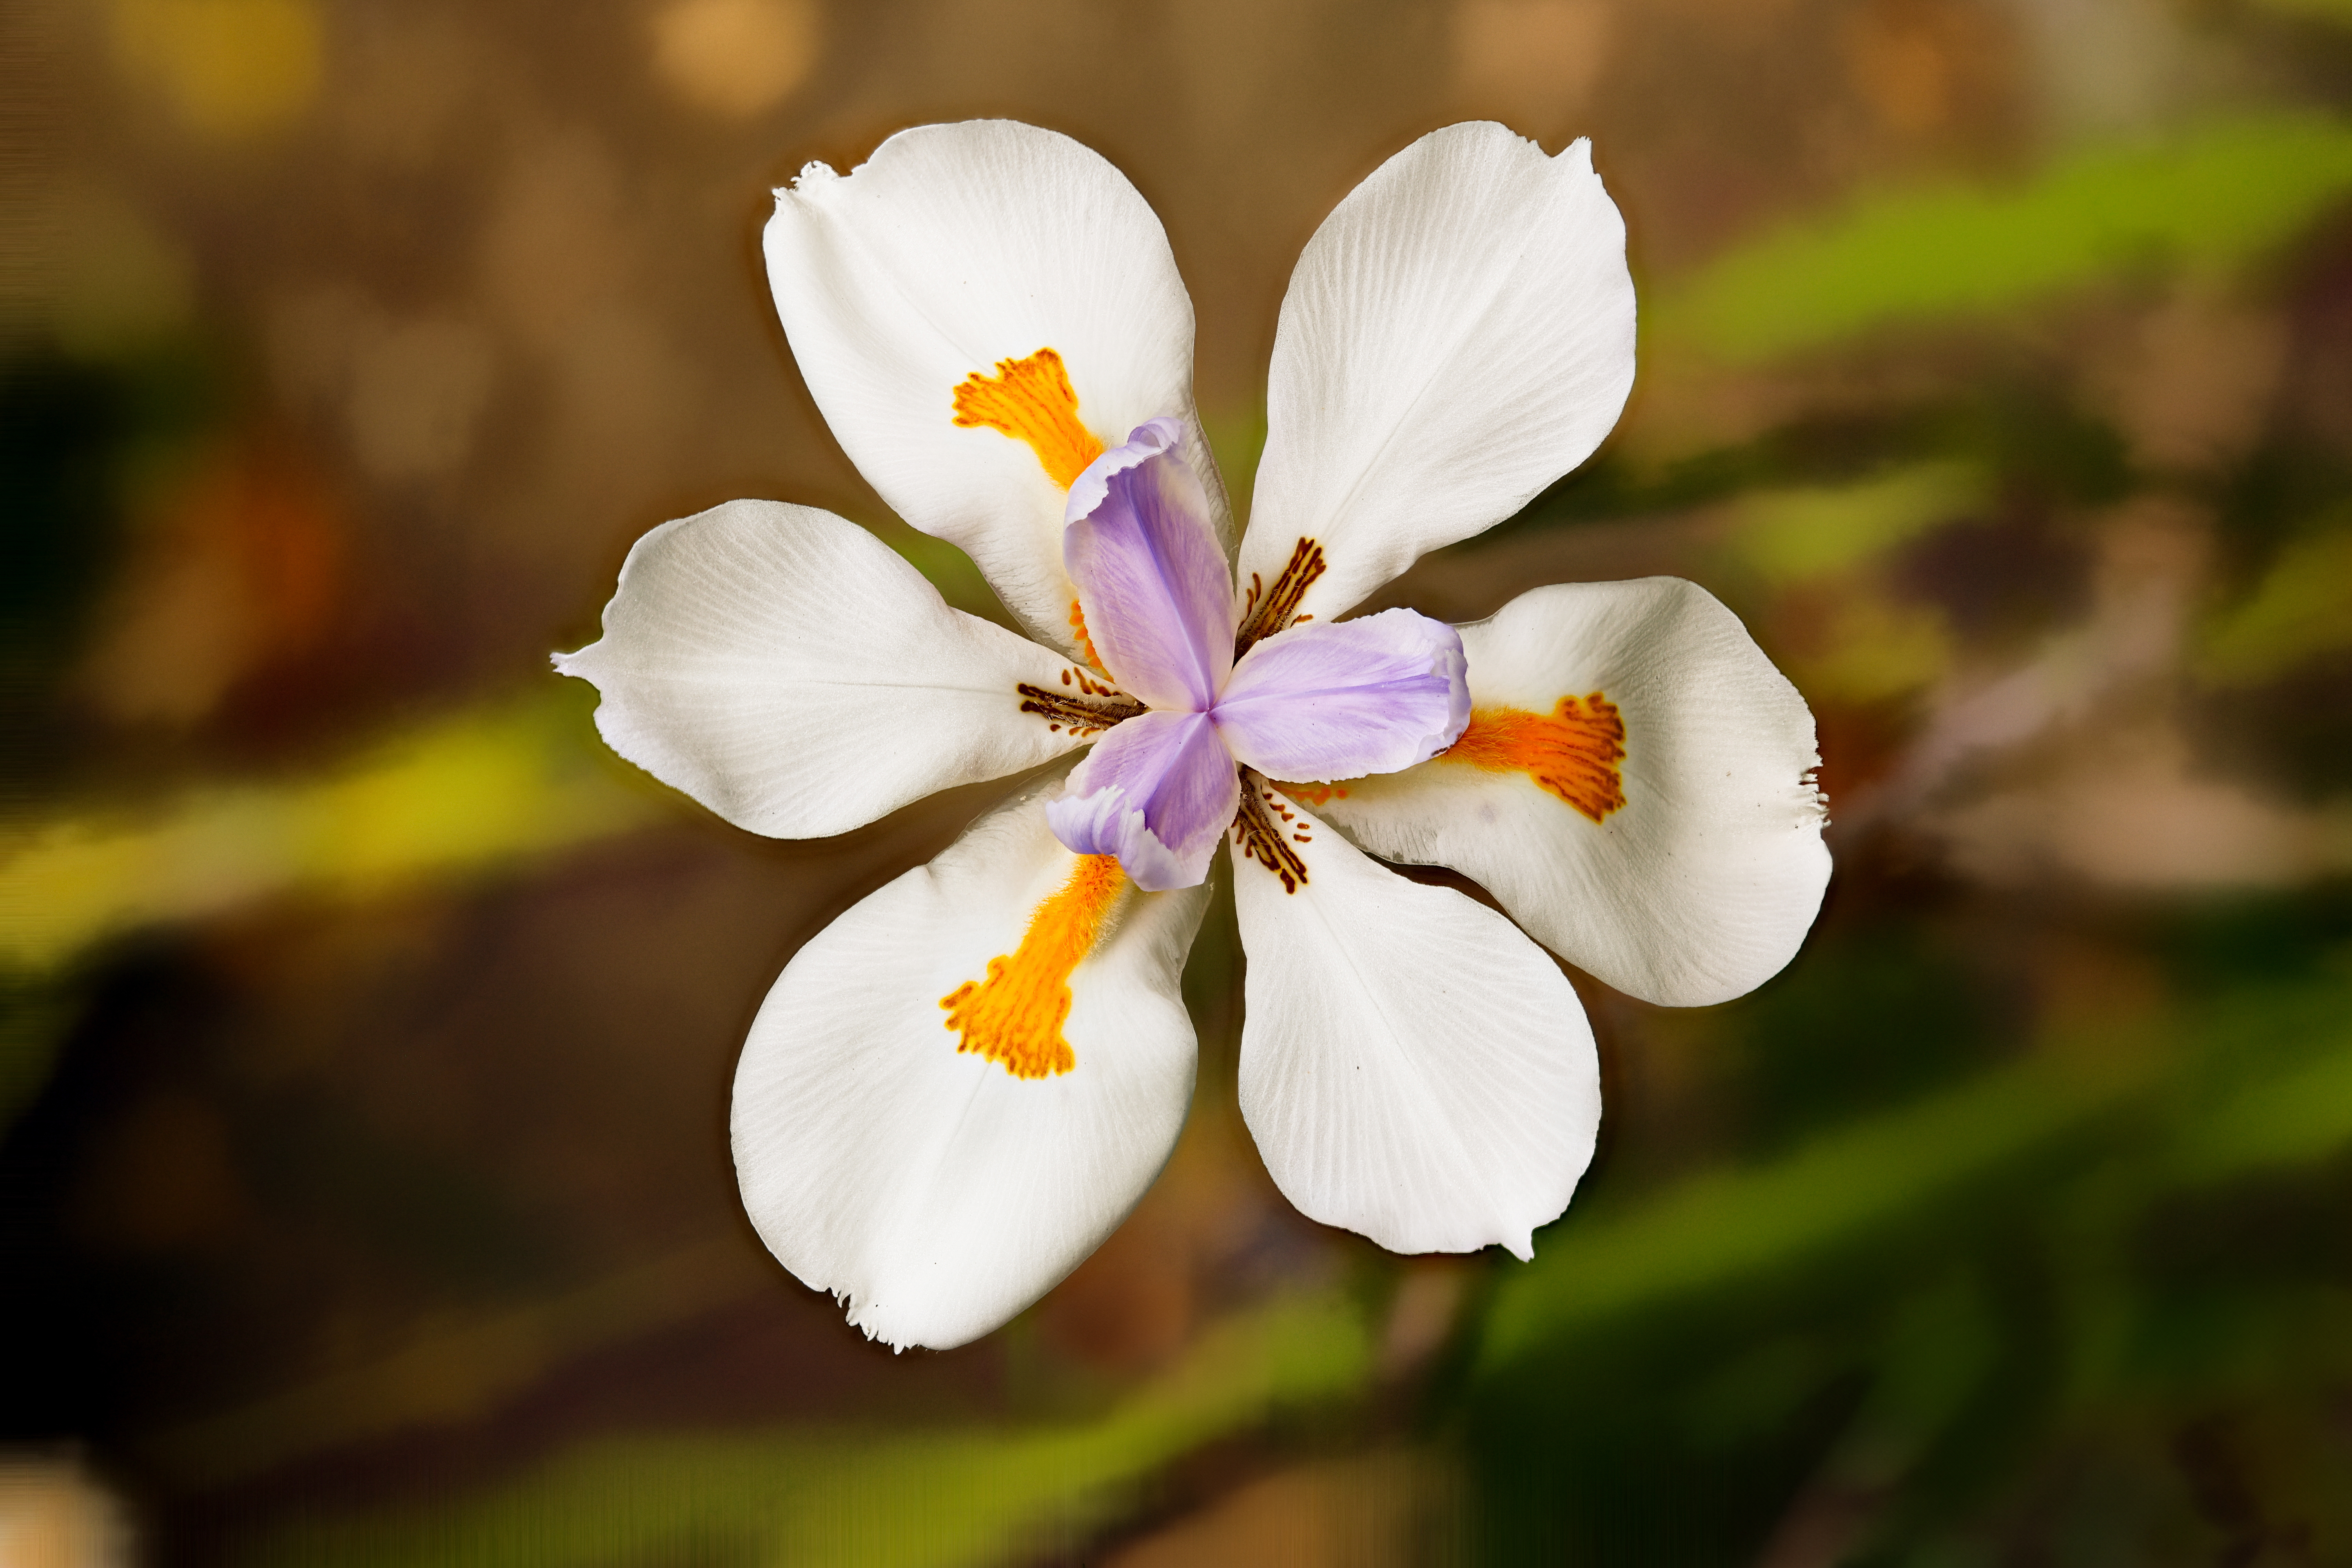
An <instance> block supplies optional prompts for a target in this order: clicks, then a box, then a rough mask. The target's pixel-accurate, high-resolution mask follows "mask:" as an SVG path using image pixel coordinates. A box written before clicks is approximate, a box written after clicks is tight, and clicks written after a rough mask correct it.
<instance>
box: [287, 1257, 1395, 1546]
mask: <svg viewBox="0 0 2352 1568" xmlns="http://www.w3.org/2000/svg"><path fill="white" fill-rule="evenodd" d="M1372 1366H1373V1359H1372V1354H1371V1342H1370V1337H1369V1335H1368V1333H1367V1331H1366V1328H1365V1324H1364V1322H1363V1320H1362V1318H1361V1316H1360V1313H1359V1312H1358V1311H1357V1310H1356V1309H1355V1308H1354V1307H1353V1306H1352V1305H1351V1304H1350V1303H1349V1302H1348V1301H1347V1300H1344V1299H1342V1298H1301V1299H1296V1300H1283V1301H1278V1302H1276V1303H1274V1304H1272V1305H1270V1306H1268V1307H1265V1308H1262V1309H1259V1310H1255V1311H1254V1312H1252V1313H1250V1314H1248V1315H1246V1316H1243V1317H1240V1318H1236V1319H1234V1320H1233V1321H1228V1322H1226V1323H1225V1324H1223V1326H1222V1327H1221V1328H1219V1329H1217V1330H1216V1331H1213V1332H1212V1333H1210V1334H1209V1335H1207V1336H1206V1337H1204V1338H1203V1340H1202V1342H1200V1343H1199V1344H1197V1345H1196V1346H1194V1347H1193V1348H1192V1351H1191V1352H1188V1354H1187V1355H1186V1357H1185V1359H1184V1360H1183V1362H1182V1363H1181V1364H1179V1365H1178V1366H1176V1367H1174V1368H1172V1369H1171V1370H1170V1371H1169V1372H1167V1373H1162V1374H1161V1375H1160V1376H1159V1377H1157V1378H1155V1379H1154V1380H1153V1381H1152V1382H1151V1383H1150V1384H1148V1385H1147V1386H1145V1387H1143V1388H1142V1389H1139V1390H1138V1391H1137V1392H1136V1393H1134V1394H1131V1395H1130V1396H1129V1398H1127V1399H1126V1400H1125V1401H1123V1402H1122V1403H1121V1404H1120V1405H1118V1407H1117V1408H1115V1409H1113V1410H1111V1411H1109V1412H1108V1413H1107V1414H1105V1415H1102V1416H1100V1417H1098V1418H1096V1419H1093V1420H1087V1421H1081V1422H1077V1423H1074V1424H1070V1425H1066V1426H1047V1427H1041V1428H1037V1429H1033V1430H1020V1429H1015V1430H1011V1431H1005V1430H998V1429H992V1428H986V1429H977V1430H961V1431H960V1430H954V1429H943V1430H933V1431H915V1432H910V1433H909V1432H901V1433H895V1434H894V1433H888V1432H884V1431H860V1430H856V1429H842V1430H835V1431H811V1430H804V1429H803V1430H795V1431H790V1432H786V1433H781V1434H778V1433H756V1434H747V1435H741V1436H719V1435H700V1436H676V1437H658V1436H635V1437H621V1438H611V1439H605V1440H602V1441H597V1442H593V1443H589V1444H585V1445H583V1446H582V1447H578V1448H575V1449H572V1450H570V1451H568V1452H566V1453H563V1454H561V1455H559V1456H557V1457H555V1458H552V1459H551V1460H549V1461H548V1462H547V1463H545V1464H544V1465H541V1467H539V1468H536V1469H535V1470H533V1471H530V1472H529V1473H526V1474H525V1475H523V1476H522V1477H520V1478H519V1479H517V1480H515V1481H513V1482H512V1483H510V1484H509V1485H507V1486H504V1487H501V1488H499V1489H494V1490H491V1491H489V1492H488V1493H487V1494H486V1495H484V1496H482V1497H480V1498H478V1499H475V1500H469V1501H467V1502H465V1503H462V1504H460V1505H458V1506H457V1507H455V1508H453V1509H450V1510H428V1511H420V1510H413V1509H403V1510H397V1511H396V1512H394V1513H392V1514H389V1515H387V1516H384V1517H382V1518H376V1519H356V1520H346V1521H332V1522H321V1523H318V1524H313V1525H310V1526H306V1527H298V1528H296V1529H294V1530H292V1531H289V1532H287V1533H286V1534H285V1535H283V1536H281V1537H279V1538H278V1539H276V1540H274V1541H271V1542H266V1543H264V1544H262V1545H261V1546H260V1547H258V1548H257V1550H256V1551H255V1552H253V1553H252V1554H251V1555H249V1556H248V1557H247V1558H245V1559H243V1561H245V1562H247V1563H251V1564H253V1565H254V1568H278V1565H281V1564H282V1565H285V1568H293V1565H295V1564H310V1563H336V1564H338V1565H339V1568H412V1565H413V1568H441V1565H443V1564H458V1563H499V1564H511V1565H513V1568H538V1565H542V1564H544V1565H549V1568H552V1565H555V1564H563V1565H565V1568H571V1565H574V1564H576V1565H579V1568H590V1565H592V1564H608V1563H612V1564H618V1563H649V1562H682V1561H695V1562H704V1563H747V1564H749V1563H833V1564H841V1565H844V1568H847V1565H849V1564H858V1565H861V1568H959V1565H964V1564H982V1563H994V1562H999V1561H1002V1560H1003V1558H1004V1557H1006V1556H1007V1555H1008V1554H1024V1553H1027V1552H1039V1551H1044V1550H1047V1549H1050V1548H1052V1547H1053V1546H1054V1545H1055V1542H1071V1541H1076V1540H1083V1539H1084V1538H1085V1537H1086V1535H1087V1532H1088V1531H1090V1530H1091V1529H1093V1528H1095V1527H1097V1526H1099V1524H1100V1523H1101V1522H1102V1521H1104V1520H1106V1519H1108V1518H1110V1517H1115V1516H1116V1515H1117V1514H1118V1512H1119V1511H1121V1510H1124V1509H1127V1508H1130V1507H1132V1506H1133V1505H1134V1502H1135V1500H1136V1498H1137V1495H1138V1490H1139V1486H1140V1483H1142V1482H1143V1481H1144V1480H1145V1479H1146V1478H1148V1477H1149V1476H1150V1473H1151V1472H1152V1471H1153V1470H1154V1469H1155V1468H1158V1467H1160V1466H1162V1465H1165V1464H1167V1463H1169V1462H1170V1461H1171V1460H1174V1459H1177V1458H1181V1457H1182V1456H1183V1455H1185V1454H1186V1453H1188V1452H1190V1451H1192V1450H1193V1449H1195V1448H1197V1447H1200V1446H1201V1445H1202V1444H1203V1443H1206V1442H1210V1441H1212V1440H1214V1439H1218V1438H1223V1437H1227V1436H1233V1435H1234V1434H1236V1433H1239V1432H1246V1431H1251V1430H1255V1429H1256V1428H1258V1427H1259V1426H1263V1425H1264V1424H1265V1423H1266V1422H1267V1421H1269V1420H1279V1419H1281V1418H1282V1417H1283V1416H1284V1415H1286V1413H1292V1412H1296V1411H1297V1409H1298V1408H1299V1407H1300V1406H1302V1405H1318V1404H1322V1403H1326V1402H1328V1401H1331V1400H1334V1399H1338V1400H1342V1401H1347V1400H1352V1399H1354V1398H1356V1397H1357V1396H1358V1391H1359V1390H1360V1388H1361V1387H1362V1385H1363V1384H1364V1382H1365V1380H1366V1376H1367V1374H1368V1373H1370V1370H1371V1369H1372Z"/></svg>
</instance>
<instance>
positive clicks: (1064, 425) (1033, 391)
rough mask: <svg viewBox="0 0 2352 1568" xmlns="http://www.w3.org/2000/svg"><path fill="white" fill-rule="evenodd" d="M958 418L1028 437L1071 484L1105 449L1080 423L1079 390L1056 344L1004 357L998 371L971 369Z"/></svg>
mask: <svg viewBox="0 0 2352 1568" xmlns="http://www.w3.org/2000/svg"><path fill="white" fill-rule="evenodd" d="M955 422H956V423H957V424H958V425H960V426H963V427H964V428H965V429H968V430H969V429H976V428H979V427H981V426H986V427H987V428H989V429H991V430H1001V431H1003V433H1004V434H1005V435H1007V436H1010V437H1013V439H1014V440H1016V441H1025V442H1027V443H1028V444H1029V449H1030V450H1031V451H1033V452H1034V453H1036V454H1037V460H1038V461H1039V462H1041V463H1043V464H1045V472H1046V474H1047V476H1048V477H1049V478H1051V479H1053V481H1054V482H1055V484H1057V485H1059V486H1061V487H1062V488H1063V489H1069V488H1070V486H1071V485H1073V484H1075V483H1076V481H1077V478H1078V476H1079V475H1080V474H1082V473H1085V472H1086V471H1087V464H1089V463H1091V462H1093V461H1094V460H1095V459H1096V458H1099V457H1101V456H1102V455H1103V444H1102V443H1101V442H1100V441H1098V440H1097V439H1096V438H1095V433H1094V432H1093V431H1091V430H1089V429H1087V427H1086V426H1083V425H1081V424H1079V423H1078V395H1077V393H1076V391H1074V390H1073V389H1072V388H1071V386H1070V374H1069V371H1068V370H1067V369H1066V367H1065V366H1064V365H1063V363H1062V356H1061V355H1060V354H1059V353H1055V351H1054V350H1052V349H1039V350H1038V351H1037V352H1036V353H1034V354H1031V355H1030V356H1029V357H1028V358H1027V359H1001V360H998V361H997V362H996V374H994V375H982V374H981V373H980V372H978V371H973V372H972V373H971V374H970V375H968V376H965V377H964V378H963V380H962V381H961V383H960V384H958V385H957V387H956V389H955Z"/></svg>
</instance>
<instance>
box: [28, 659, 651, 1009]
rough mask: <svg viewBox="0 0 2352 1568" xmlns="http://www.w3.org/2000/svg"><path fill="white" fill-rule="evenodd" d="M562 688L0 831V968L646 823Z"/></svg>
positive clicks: (647, 801) (635, 797)
mask: <svg viewBox="0 0 2352 1568" xmlns="http://www.w3.org/2000/svg"><path fill="white" fill-rule="evenodd" d="M580 709H581V704H580V702H579V701H578V700H575V699H573V698H572V695H571V694H570V693H569V692H566V693H564V694H563V696H562V697H561V698H557V699H549V700H539V701H535V702H524V703H516V704H512V705H509V706H508V707H504V708H501V709H497V710H488V711H482V712H474V713H467V714H463V715H460V716H458V717H457V718H455V719H447V720H443V721H439V722H437V723H435V724H432V725H429V726H427V727H425V728H424V729H422V730H419V731H415V733H412V734H409V735H404V736H402V737H400V738H398V739H395V740H393V741H390V742H384V743H383V744H382V745H380V746H378V747H377V748H375V749H374V750H373V751H372V752H369V753H368V754H366V755H364V756H362V757H361V758H359V759H357V760H355V761H353V762H352V763H348V764H346V765H345V766H343V767H341V768H339V769H337V770H335V771H333V772H331V773H328V774H327V775H326V776H325V777H323V778H320V779H316V780H310V781H303V782H293V783H287V784H226V785H216V786H213V787H209V788H205V789H200V790H197V791H194V792H193V793H191V794H190V795H186V796H184V797H183V798H181V799H180V800H178V801H175V802H173V803H171V804H169V805H165V806H163V807H162V808H161V809H159V810H158V811H156V812H155V813H154V814H153V815H152V816H150V817H148V818H146V819H143V820H142V819H137V818H131V817H128V816H73V817H67V818H64V819H61V820H58V821H54V822H50V823H47V824H46V825H41V826H35V827H32V828H30V829H26V830H23V831H19V832H16V833H14V834H11V835H9V836H7V837H0V963H7V964H12V965H16V966H22V967H26V968H33V969H38V968H45V967H47V966H49V965H52V964H55V963H58V962H60V961H61V960H63V959H65V958H68V957H69V956H70V955H71V954H72V953H73V952H75V951H76V950H77V949H79V948H80V947H81V946H83V945H84V944H86V943H88V942H93V941H96V940H98V939H99V938H100V937H103V936H106V935H109V934H110V933H112V932H114V931H121V930H125V929H128V928H130V927H133V926H137V925H141V924H144V923H147V922H150V921H171V920H188V919H194V918H198V917H202V916H205V915H210V914H214V913H217V912H219V911H221V910H226V909H230V908H233V907H235V906H236V905H238V904H242V903H246V902H248V901H251V900H256V899H259V898H263V897H266V896H268V895H271V894H276V893H279V892H284V891H290V890H296V889H300V890H306V891H310V892H315V893H321V894H325V895H327V896H330V897H341V898H363V897H367V896H369V895H371V894H374V893H377V892H381V891H383V890H384V889H387V888H389V887H392V886H394V885H396V884H398V883H399V882H401V881H403V880H404V879H409V878H413V877H419V876H425V875H432V874H438V873H447V872H451V871H457V870H464V869H471V868H481V867H486V866H488V865H492V864H495V863H497V862H499V861H502V860H508V859H512V858H518V857H521V856H525V855H530V854H534V853H539V852H542V851H546V850H551V849H556V848H561V847H564V846H566V845H569V844H573V843H577V842H579V841H581V840H583V839H585V838H592V837H599V836H602V835H604V834H608V833H614V832H618V831H620V830H622V829H624V828H627V827H633V826H637V825H639V824H640V823H643V822H645V821H647V820H649V819H650V818H651V816H653V814H654V811H655V809H656V807H655V805H654V803H653V797H652V796H650V795H639V794H637V793H635V792H633V791H632V790H630V789H628V788H627V787H626V786H625V785H624V784H622V783H621V780H620V777H619V775H618V774H617V773H615V771H614V769H613V768H612V766H611V764H610V763H609V762H608V761H607V760H606V759H605V758H604V756H603V755H602V754H601V753H600V747H599V742H597V740H596V737H595V732H594V731H593V729H592V728H590V726H589V723H588V721H587V718H586V715H585V714H584V713H583V712H582V711H581V710H580Z"/></svg>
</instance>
